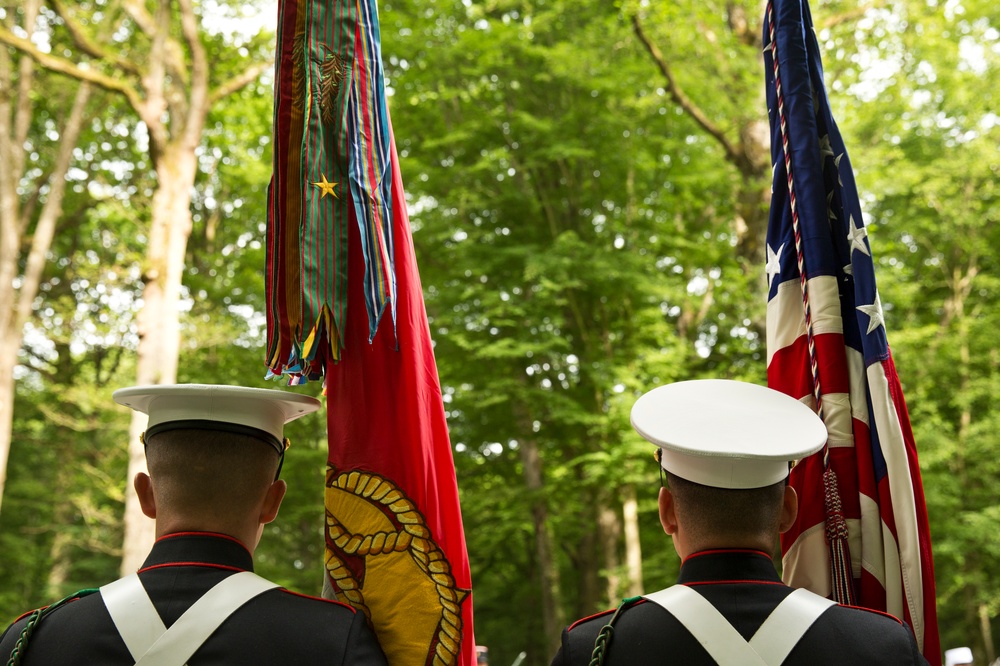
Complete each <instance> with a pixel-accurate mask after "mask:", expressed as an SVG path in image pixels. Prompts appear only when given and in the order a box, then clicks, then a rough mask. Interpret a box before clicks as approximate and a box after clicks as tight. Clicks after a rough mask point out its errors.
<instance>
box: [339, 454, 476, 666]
mask: <svg viewBox="0 0 1000 666" xmlns="http://www.w3.org/2000/svg"><path fill="white" fill-rule="evenodd" d="M326 568H327V572H328V573H329V578H330V582H331V583H332V584H333V588H334V592H335V594H336V596H337V598H338V599H339V600H341V601H344V602H347V603H349V604H351V605H353V606H354V607H355V608H358V609H360V610H362V611H363V612H364V613H365V615H367V616H368V618H369V620H371V619H372V618H375V625H374V628H375V633H376V634H377V635H378V638H379V642H380V643H381V645H382V650H383V651H384V652H385V654H386V657H388V660H389V663H390V664H440V665H441V666H452V665H454V664H457V660H458V650H459V644H460V641H461V637H462V613H461V606H462V602H463V601H464V600H465V599H466V598H467V597H468V594H469V590H463V589H459V588H458V587H456V586H455V579H454V577H453V576H452V575H451V565H450V564H449V563H448V560H447V558H446V557H445V555H444V553H443V552H442V551H441V549H440V548H438V546H437V544H436V543H435V542H434V540H433V538H432V535H431V533H430V530H429V529H428V528H427V525H426V522H425V520H424V517H423V515H422V514H421V513H420V512H419V511H418V510H417V507H416V505H415V504H414V503H413V502H412V501H411V500H410V499H409V498H407V497H406V495H405V494H404V493H403V492H402V491H401V490H400V489H399V488H397V487H396V485H395V484H393V483H392V482H391V481H389V480H387V479H385V478H383V477H381V476H378V475H376V474H371V473H368V472H357V471H354V472H343V473H338V472H337V470H336V469H335V468H334V467H333V466H330V467H329V468H328V469H327V479H326Z"/></svg>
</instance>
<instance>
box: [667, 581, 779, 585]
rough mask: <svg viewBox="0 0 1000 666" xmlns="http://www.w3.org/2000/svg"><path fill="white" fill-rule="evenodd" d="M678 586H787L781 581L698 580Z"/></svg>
mask: <svg viewBox="0 0 1000 666" xmlns="http://www.w3.org/2000/svg"><path fill="white" fill-rule="evenodd" d="M678 585H687V586H688V587H696V586H698V585H779V586H781V587H785V584H784V583H782V582H781V581H780V580H697V581H691V582H689V583H678Z"/></svg>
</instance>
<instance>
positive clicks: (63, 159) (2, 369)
mask: <svg viewBox="0 0 1000 666" xmlns="http://www.w3.org/2000/svg"><path fill="white" fill-rule="evenodd" d="M4 51H5V53H4V54H3V56H0V89H5V88H6V87H7V86H6V83H7V82H8V81H9V80H10V76H9V74H10V71H9V64H10V60H9V56H8V55H7V54H6V49H4ZM24 61H26V62H28V63H30V62H31V61H30V59H28V58H25V59H24ZM19 74H20V76H22V77H24V76H29V78H31V77H30V74H31V68H30V67H25V66H23V65H22V67H21V71H20V72H19ZM20 92H21V94H25V95H26V94H27V91H26V90H25V89H24V86H23V80H22V86H21V90H20ZM0 97H4V98H5V97H6V96H4V95H0ZM89 97H90V86H89V84H86V83H81V84H80V85H79V88H78V89H77V94H76V99H75V100H74V102H73V107H72V109H71V110H70V112H69V115H68V117H67V119H66V126H65V127H64V128H63V131H62V133H61V134H60V136H59V150H58V154H57V155H56V158H55V160H54V161H53V164H52V173H51V175H50V176H49V178H48V180H47V181H46V183H47V184H48V187H49V191H48V194H47V196H46V198H45V203H44V204H43V206H42V210H41V213H40V214H39V216H38V222H37V223H36V224H35V232H34V234H33V235H32V237H31V243H30V249H29V250H28V254H27V256H22V253H21V247H22V245H23V244H24V239H22V237H21V236H22V233H23V232H24V229H25V228H27V226H28V220H26V219H23V218H22V215H23V213H22V211H21V207H20V198H19V196H18V191H17V187H18V181H19V180H20V178H21V176H22V175H23V174H22V173H21V172H22V170H23V165H24V162H25V160H24V143H25V141H24V137H23V136H22V134H23V133H24V132H25V131H26V125H24V126H23V127H22V124H23V123H26V121H25V120H23V118H24V117H25V116H26V115H28V114H30V112H31V106H30V104H29V103H28V100H27V99H23V100H22V99H19V100H18V106H17V112H16V116H15V118H14V122H13V123H11V122H10V120H11V115H10V114H11V111H12V109H11V107H10V103H9V102H8V101H0V164H4V165H7V166H8V168H6V169H3V170H2V172H3V175H0V336H2V338H3V339H2V340H0V507H2V503H3V493H4V488H5V486H6V481H7V461H8V460H9V457H10V447H11V443H12V441H13V426H14V393H15V388H14V368H15V367H16V366H17V355H18V352H19V351H20V349H21V342H22V341H23V336H24V324H25V323H26V322H27V320H28V317H29V316H30V315H31V311H32V304H33V302H34V300H35V297H36V296H37V295H38V289H39V285H40V284H41V280H42V272H43V270H44V268H45V262H46V257H47V255H48V251H49V248H50V247H51V245H52V239H53V238H54V237H55V229H56V223H57V222H58V220H59V217H60V216H61V215H62V202H63V196H64V195H65V192H66V173H67V172H68V171H69V167H70V165H71V164H72V161H73V149H74V148H75V147H76V144H77V141H78V140H79V138H80V131H81V129H82V127H83V120H84V110H85V109H86V106H87V101H88V99H89ZM36 187H41V185H40V184H39V185H36ZM22 262H23V263H24V272H23V273H22V274H21V276H20V278H21V279H20V281H19V282H20V284H19V285H17V286H15V275H17V272H18V267H19V266H20V265H21V263H22Z"/></svg>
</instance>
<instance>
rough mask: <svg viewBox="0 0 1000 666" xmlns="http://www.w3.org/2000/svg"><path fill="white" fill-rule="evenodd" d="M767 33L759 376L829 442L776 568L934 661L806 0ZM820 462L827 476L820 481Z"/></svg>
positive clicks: (921, 565)
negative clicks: (763, 355)
mask: <svg viewBox="0 0 1000 666" xmlns="http://www.w3.org/2000/svg"><path fill="white" fill-rule="evenodd" d="M764 44H765V47H764V59H765V71H766V79H767V104H768V117H769V120H770V125H771V157H772V162H773V164H774V174H773V181H772V196H771V214H770V220H769V224H768V232H767V265H766V272H767V280H768V286H769V291H768V303H767V349H768V363H767V376H768V384H769V385H770V386H771V387H772V388H775V389H778V390H780V391H782V392H784V393H787V394H788V395H791V396H793V397H795V398H798V399H800V400H802V401H803V402H807V403H809V404H811V405H813V406H814V407H815V408H816V409H817V411H818V412H819V413H820V415H821V416H822V417H823V420H824V421H825V423H826V425H827V429H828V430H829V441H828V444H827V446H826V448H824V450H822V451H820V452H819V453H817V454H815V455H813V456H811V457H809V458H807V459H805V460H803V461H801V462H800V463H799V464H798V465H796V466H795V468H794V469H793V470H792V476H791V479H792V480H791V482H792V484H793V486H794V487H795V488H796V490H797V491H798V493H799V504H800V506H799V517H798V520H797V522H796V523H795V525H794V526H793V527H792V528H791V530H790V531H789V532H787V533H786V534H785V535H783V537H782V557H783V559H782V561H783V571H784V573H783V576H784V579H785V582H787V583H788V584H789V585H792V586H795V587H805V588H808V589H810V590H812V591H814V592H816V593H818V594H821V595H824V596H831V597H834V598H836V600H837V601H841V602H845V603H853V604H855V605H858V606H864V607H867V608H872V609H876V610H881V611H886V612H888V613H891V614H893V615H895V616H896V617H899V618H900V619H902V620H904V621H905V622H906V623H907V624H909V625H910V626H911V627H912V629H913V632H914V634H915V636H916V638H917V642H918V645H919V646H920V648H921V650H922V652H923V653H924V655H925V656H926V658H927V659H928V661H930V662H931V663H940V646H939V640H938V629H937V612H936V609H935V592H934V564H933V560H932V558H931V542H930V532H929V530H928V525H927V510H926V506H925V503H924V492H923V487H922V485H921V481H920V469H919V466H918V464H917V450H916V446H915V444H914V441H913V433H912V431H911V428H910V423H909V417H908V415H907V411H906V403H905V401H904V400H903V393H902V389H901V387H900V381H899V376H898V375H897V373H896V368H895V365H894V364H893V361H892V355H891V354H890V352H889V346H888V342H887V340H886V330H885V318H884V314H883V310H882V303H881V300H880V298H879V293H878V289H877V288H876V285H875V268H874V263H873V261H872V252H871V245H870V242H869V239H868V232H867V230H866V228H865V224H864V221H863V219H862V215H861V205H860V201H859V199H858V193H857V188H856V186H855V182H854V173H853V171H852V168H851V162H850V160H849V158H848V157H847V150H846V149H845V147H844V142H843V140H842V138H841V136H840V132H839V130H838V129H837V125H836V123H835V122H834V119H833V116H832V114H831V112H830V106H829V102H828V100H827V95H826V90H825V88H824V85H823V70H822V64H821V62H820V54H819V44H818V43H817V40H816V34H815V30H814V28H813V24H812V18H811V16H810V13H809V7H808V4H807V2H806V0H772V1H771V2H769V3H768V6H767V10H766V15H765V18H764ZM827 470H831V471H832V472H833V475H834V477H835V479H836V482H837V483H836V487H835V488H830V489H829V490H828V489H827V488H826V487H825V486H824V482H825V481H826V480H829V479H830V478H831V475H830V474H827ZM838 499H839V504H838ZM838 534H839V536H840V537H846V539H844V538H841V539H840V540H838V538H837V537H838ZM841 552H842V553H843V555H844V560H843V561H844V563H845V565H846V566H844V567H843V569H842V570H840V571H838V569H837V560H838V554H839V553H841ZM838 574H840V575H839V576H838Z"/></svg>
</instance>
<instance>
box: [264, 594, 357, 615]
mask: <svg viewBox="0 0 1000 666" xmlns="http://www.w3.org/2000/svg"><path fill="white" fill-rule="evenodd" d="M279 589H281V591H282V592H285V593H287V594H294V595H295V596H297V597H302V598H303V599H315V600H316V601H325V602H327V603H329V604H336V605H338V606H343V607H344V608H346V609H347V610H349V611H351V612H352V613H355V614H356V613H357V612H358V609H357V608H355V607H354V606H352V605H351V604H345V603H344V602H343V601H339V600H337V599H325V598H323V597H314V596H313V595H311V594H302V593H301V592H295V591H294V590H288V589H285V588H283V587H282V588H279Z"/></svg>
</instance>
